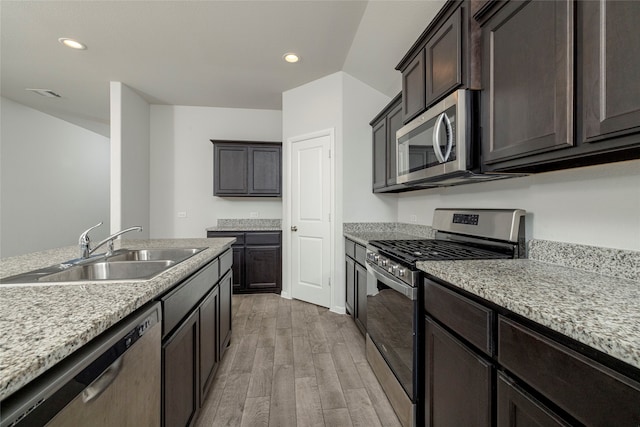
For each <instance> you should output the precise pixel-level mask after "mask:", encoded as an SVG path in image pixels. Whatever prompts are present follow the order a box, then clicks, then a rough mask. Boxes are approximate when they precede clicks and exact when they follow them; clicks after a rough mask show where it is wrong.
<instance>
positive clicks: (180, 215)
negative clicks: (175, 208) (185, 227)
mask: <svg viewBox="0 0 640 427" xmlns="http://www.w3.org/2000/svg"><path fill="white" fill-rule="evenodd" d="M186 217H187V212H185V211H181V212H178V218H186Z"/></svg>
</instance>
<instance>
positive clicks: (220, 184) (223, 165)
mask: <svg viewBox="0 0 640 427" xmlns="http://www.w3.org/2000/svg"><path fill="white" fill-rule="evenodd" d="M211 142H212V143H213V147H214V150H213V194H214V195H215V196H221V197H280V196H281V193H282V190H281V188H282V144H280V143H269V142H247V141H218V140H211Z"/></svg>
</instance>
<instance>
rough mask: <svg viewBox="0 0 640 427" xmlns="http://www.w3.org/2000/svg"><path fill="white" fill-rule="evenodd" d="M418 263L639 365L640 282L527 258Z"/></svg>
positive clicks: (477, 293)
mask: <svg viewBox="0 0 640 427" xmlns="http://www.w3.org/2000/svg"><path fill="white" fill-rule="evenodd" d="M417 266H418V268H419V269H421V270H422V271H424V272H426V273H428V274H430V275H433V276H434V277H437V278H439V279H441V280H444V281H446V282H448V283H450V284H452V285H454V286H457V287H459V288H461V289H464V290H466V291H468V292H471V293H472V294H474V295H477V296H479V297H481V298H484V299H485V300H487V301H490V302H492V303H494V304H497V305H499V306H501V307H504V308H506V309H508V310H510V311H512V312H514V313H516V314H519V315H521V316H524V317H526V318H528V319H531V320H533V321H534V322H537V323H539V324H541V325H544V326H546V327H548V328H549V329H552V330H554V331H556V332H559V333H561V334H564V335H566V336H568V337H571V338H573V339H575V340H576V341H579V342H581V343H583V344H586V345H588V346H590V347H593V348H595V349H597V350H600V351H602V352H604V353H606V354H608V355H610V356H613V357H615V358H617V359H619V360H622V361H624V362H626V363H628V364H630V365H632V366H634V367H636V368H640V304H639V302H640V281H636V280H631V279H624V278H619V277H611V276H605V275H602V274H598V273H592V272H587V271H583V270H579V269H575V268H569V267H564V266H560V265H555V264H550V263H546V262H541V261H535V260H528V259H521V260H482V261H427V262H419V263H418V264H417Z"/></svg>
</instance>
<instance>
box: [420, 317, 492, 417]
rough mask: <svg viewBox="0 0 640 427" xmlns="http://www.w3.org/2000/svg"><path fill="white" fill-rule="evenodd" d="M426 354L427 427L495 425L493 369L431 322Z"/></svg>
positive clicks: (427, 332)
mask: <svg viewBox="0 0 640 427" xmlns="http://www.w3.org/2000/svg"><path fill="white" fill-rule="evenodd" d="M425 350H426V351H425V355H426V360H425V366H426V373H425V377H426V378H425V384H426V386H425V420H426V425H427V426H431V427H440V426H490V425H492V420H491V387H492V381H491V376H492V369H493V368H492V365H491V364H490V363H489V362H487V361H485V360H484V359H482V358H481V357H479V356H478V355H476V354H475V353H474V352H473V351H471V350H470V349H468V348H467V347H466V346H465V345H464V344H462V343H461V342H460V341H458V340H457V339H456V338H454V337H453V336H452V335H451V334H449V333H448V332H446V331H445V330H444V329H442V328H441V327H440V326H438V325H437V324H436V323H435V322H434V321H433V320H431V319H430V318H427V320H426V342H425Z"/></svg>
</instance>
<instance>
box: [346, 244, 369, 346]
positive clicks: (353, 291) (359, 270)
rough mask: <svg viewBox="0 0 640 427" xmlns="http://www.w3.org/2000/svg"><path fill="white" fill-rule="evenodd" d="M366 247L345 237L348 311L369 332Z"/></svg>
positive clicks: (361, 330)
mask: <svg viewBox="0 0 640 427" xmlns="http://www.w3.org/2000/svg"><path fill="white" fill-rule="evenodd" d="M365 257H366V248H365V247H364V246H362V245H360V244H358V243H356V242H354V241H352V240H349V239H345V286H346V294H347V295H346V300H345V306H346V310H347V312H348V313H349V314H350V315H351V317H353V320H354V321H355V322H356V326H358V329H360V332H362V333H363V334H366V333H367V269H366V267H365Z"/></svg>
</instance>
